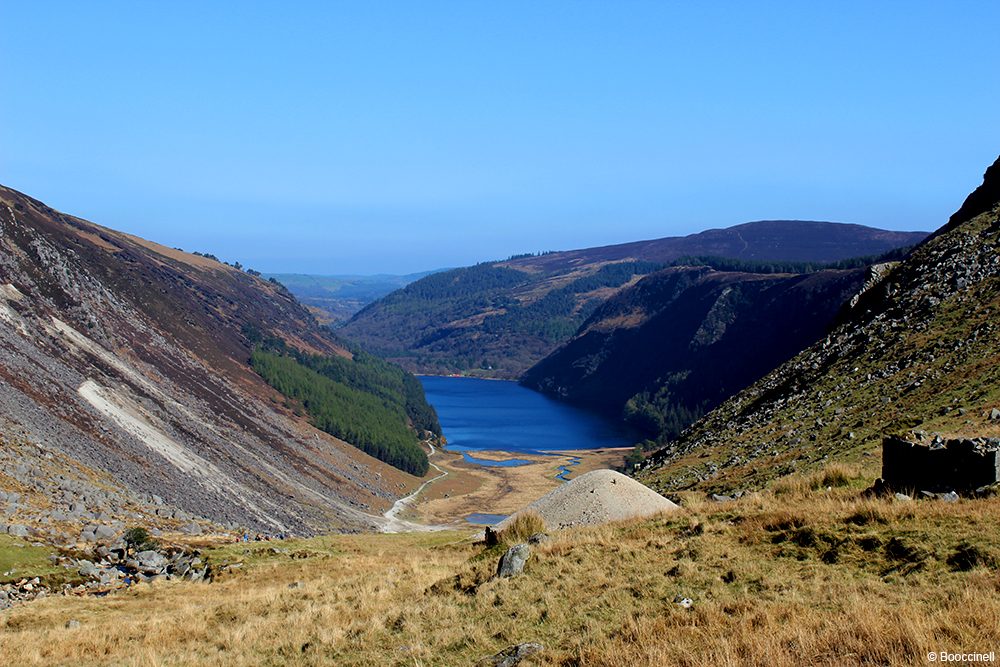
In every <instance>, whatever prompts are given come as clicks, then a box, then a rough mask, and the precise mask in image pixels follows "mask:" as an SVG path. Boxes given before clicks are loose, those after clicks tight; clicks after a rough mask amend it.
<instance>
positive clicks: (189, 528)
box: [180, 521, 201, 535]
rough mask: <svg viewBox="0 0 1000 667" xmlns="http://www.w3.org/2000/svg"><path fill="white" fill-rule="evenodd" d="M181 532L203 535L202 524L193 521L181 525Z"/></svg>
mask: <svg viewBox="0 0 1000 667" xmlns="http://www.w3.org/2000/svg"><path fill="white" fill-rule="evenodd" d="M180 532H182V533H183V534H185V535H201V526H199V525H198V524H196V523H195V522H193V521H192V522H191V523H186V524H184V525H183V526H181V527H180Z"/></svg>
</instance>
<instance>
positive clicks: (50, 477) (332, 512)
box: [0, 187, 436, 539]
mask: <svg viewBox="0 0 1000 667" xmlns="http://www.w3.org/2000/svg"><path fill="white" fill-rule="evenodd" d="M252 356H253V362H254V365H253V366H251V357H252ZM255 369H256V371H255ZM262 375H265V376H266V377H267V382H265V380H264V378H262ZM268 383H270V384H271V385H273V386H274V387H277V388H278V389H280V390H281V392H279V391H278V390H276V389H274V388H272V386H269V384H268ZM435 422H436V419H435V418H434V417H433V411H431V410H430V409H429V408H428V407H427V405H426V402H425V401H424V400H423V393H422V391H421V390H420V385H419V382H417V381H416V379H415V378H413V377H412V376H408V375H406V374H405V373H403V372H402V371H401V370H400V369H398V368H393V367H391V366H389V365H388V364H385V363H384V362H381V361H380V360H376V359H373V358H371V357H370V356H369V355H365V354H363V353H361V352H359V351H357V350H353V349H352V350H348V349H347V348H345V347H343V346H342V345H341V344H339V343H338V342H336V341H335V340H334V338H333V336H332V335H331V333H330V332H329V330H328V329H326V328H324V327H321V326H319V325H318V324H317V323H316V321H315V319H314V318H313V316H312V315H311V314H310V313H309V312H308V311H307V310H306V309H305V308H304V307H303V306H302V305H301V304H300V303H298V302H297V301H296V300H295V298H294V297H293V296H292V295H291V294H290V293H289V292H288V291H287V290H285V288H284V287H282V286H281V285H280V284H277V283H274V282H269V281H267V280H264V279H262V278H260V277H257V276H255V275H251V274H249V273H245V272H243V271H240V270H238V269H237V268H235V267H232V266H228V265H225V264H222V263H220V262H218V261H217V260H215V259H213V258H211V257H206V256H203V255H194V254H188V253H185V252H182V251H179V250H175V249H171V248H167V247H164V246H161V245H158V244H156V243H153V242H150V241H146V240H144V239H141V238H137V237H135V236H131V235H129V234H124V233H121V232H116V231H113V230H110V229H107V228H104V227H101V226H98V225H96V224H93V223H91V222H88V221H85V220H81V219H79V218H75V217H73V216H69V215H65V214H63V213H60V212H58V211H55V210H53V209H51V208H49V207H48V206H46V205H45V204H43V203H41V202H39V201H37V200H35V199H32V198H30V197H28V196H26V195H23V194H21V193H19V192H16V191H14V190H10V189H8V188H3V187H0V454H3V455H5V456H6V455H8V454H10V452H14V451H16V452H18V453H17V454H16V455H15V454H10V455H11V456H13V457H14V459H15V460H16V461H17V465H16V466H15V467H12V468H11V469H9V470H0V487H3V488H5V489H9V488H14V489H17V490H19V491H23V490H30V492H31V493H33V494H46V495H47V496H48V497H49V498H50V500H49V501H47V502H50V503H56V500H53V499H55V498H59V497H62V496H65V495H66V493H67V491H66V489H69V488H71V487H69V486H67V485H68V484H70V483H72V484H73V486H72V489H74V494H75V495H74V496H73V498H75V499H78V500H79V501H80V502H79V503H77V509H76V510H73V511H74V512H75V513H76V517H77V518H79V517H80V516H81V515H80V514H79V507H80V506H83V504H84V501H86V503H87V504H88V505H89V507H90V508H91V509H89V510H88V512H90V514H88V515H87V516H91V514H92V515H93V516H95V517H96V516H98V515H100V514H101V512H108V513H111V515H110V517H105V518H104V519H102V520H111V519H115V520H119V521H126V520H129V518H128V517H129V516H131V515H130V514H128V513H129V512H134V511H137V510H136V509H135V508H145V510H143V511H149V512H153V511H155V512H156V515H157V516H168V517H172V516H180V514H179V513H180V512H182V511H183V512H184V513H186V514H187V515H188V516H198V517H205V518H208V519H212V520H214V521H216V522H219V523H224V524H226V523H228V524H231V525H233V526H247V527H250V528H252V529H256V530H264V531H267V532H272V533H276V532H284V531H294V532H298V533H308V532H313V531H319V530H323V531H328V530H331V529H338V528H341V529H352V530H354V529H359V528H372V527H375V526H377V525H379V523H378V520H379V519H380V518H381V517H379V515H380V514H381V512H382V510H383V509H384V507H385V506H386V505H388V504H390V503H391V501H392V500H393V499H395V498H396V497H398V495H400V493H401V490H402V489H404V488H406V487H407V486H410V485H412V484H413V483H414V482H415V479H414V478H413V477H412V476H410V475H406V474H404V473H403V472H400V470H397V469H396V468H394V467H391V466H390V465H387V464H386V463H384V462H383V461H382V460H378V458H375V457H376V456H378V457H380V458H382V459H384V460H385V461H389V462H392V463H393V464H394V465H396V466H397V467H399V468H404V469H414V470H418V471H419V470H420V469H421V468H422V469H426V465H427V463H426V456H425V455H424V453H423V451H422V450H421V449H420V448H419V446H418V434H417V433H416V431H415V430H414V429H413V428H411V425H413V426H417V425H419V426H420V428H426V429H431V430H433V429H434V427H435ZM314 425H315V426H317V427H318V428H317V427H314ZM330 434H334V435H340V436H341V437H340V438H337V437H333V436H332V435H330ZM18 443H20V444H18ZM353 445H357V446H358V447H364V449H365V451H369V452H372V453H373V454H374V455H375V456H369V455H368V454H365V453H364V452H362V451H361V450H360V449H358V448H357V447H355V446H353ZM12 448H16V449H12ZM400 452H402V454H400ZM8 473H9V475H10V477H9V478H8V476H7V475H8ZM11 484H12V485H13V487H10V486H9V485H11ZM81 485H82V486H81ZM112 487H113V488H116V489H118V490H119V491H120V492H121V493H126V494H132V495H131V500H130V501H129V503H123V502H116V503H113V504H106V505H105V508H104V509H94V508H96V507H99V506H98V499H100V498H104V497H106V496H107V493H108V492H107V489H109V488H112ZM71 500H72V499H71ZM70 504H71V503H70V502H69V501H67V506H66V507H62V506H61V505H60V504H58V503H56V504H52V505H50V507H51V510H46V511H55V512H61V513H66V512H69V511H70V509H69V506H70ZM130 508H132V509H130ZM167 508H174V509H169V510H168V509H167ZM165 512H169V513H165ZM56 516H57V515H56V514H52V515H45V516H41V515H39V516H37V517H34V518H35V519H37V521H38V525H40V526H44V525H48V524H51V522H52V521H53V520H57V519H53V517H56ZM52 529H53V530H56V529H57V526H56V525H55V524H53V525H52ZM73 537H74V536H68V538H67V537H59V538H53V539H71V538H73Z"/></svg>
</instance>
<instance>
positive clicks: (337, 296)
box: [265, 271, 436, 324]
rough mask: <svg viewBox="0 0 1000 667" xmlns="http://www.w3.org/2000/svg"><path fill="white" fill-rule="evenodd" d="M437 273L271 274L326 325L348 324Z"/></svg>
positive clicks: (268, 276)
mask: <svg viewBox="0 0 1000 667" xmlns="http://www.w3.org/2000/svg"><path fill="white" fill-rule="evenodd" d="M432 273H436V271H423V272H421V273H409V274H406V275H393V274H377V275H370V276H356V275H343V276H318V275H311V274H306V273H269V274H266V275H265V277H266V278H273V279H275V280H277V281H278V282H280V283H281V284H282V285H284V286H285V287H287V288H288V291H290V292H291V293H292V294H294V295H295V297H296V298H297V299H298V300H299V301H301V302H302V303H304V304H305V305H306V306H308V307H309V309H310V310H312V312H313V314H314V315H315V316H316V318H317V319H318V320H319V321H320V322H322V323H323V324H338V323H341V322H346V321H347V320H348V319H350V318H351V316H352V315H354V314H355V313H356V312H358V311H359V310H361V309H362V308H364V307H365V306H367V305H368V304H369V303H371V302H372V301H375V300H376V299H380V298H381V297H383V296H385V295H386V294H389V293H390V292H392V291H394V290H397V289H399V288H401V287H405V286H407V285H409V284H410V283H412V282H413V281H415V280H420V279H421V278H423V277H424V276H429V275H431V274H432Z"/></svg>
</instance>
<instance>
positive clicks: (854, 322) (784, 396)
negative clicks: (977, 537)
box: [639, 163, 1000, 490]
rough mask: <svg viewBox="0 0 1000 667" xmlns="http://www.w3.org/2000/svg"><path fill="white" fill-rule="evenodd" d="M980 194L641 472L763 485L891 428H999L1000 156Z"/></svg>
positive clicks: (848, 455)
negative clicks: (810, 339) (821, 329)
mask: <svg viewBox="0 0 1000 667" xmlns="http://www.w3.org/2000/svg"><path fill="white" fill-rule="evenodd" d="M977 193H978V194H977ZM973 195H974V196H970V198H968V199H967V200H966V203H964V204H963V206H962V207H961V208H960V209H959V210H958V211H957V212H956V214H955V215H953V216H952V217H951V218H950V219H949V221H948V223H946V224H945V225H944V226H943V227H942V228H941V229H940V230H939V231H938V232H936V233H934V234H933V235H932V236H931V237H929V238H928V239H927V240H926V241H925V242H924V243H922V244H921V245H919V246H918V247H917V248H915V249H914V250H913V252H912V253H911V255H910V256H909V257H907V258H906V259H905V260H904V261H902V262H900V263H899V264H898V265H896V266H895V267H894V268H892V270H891V271H888V272H886V273H885V274H884V275H883V277H882V279H881V280H879V281H877V282H876V283H875V284H873V285H872V286H871V287H870V288H869V289H868V290H867V291H865V292H864V294H862V295H861V296H860V297H859V298H858V299H857V300H856V301H855V302H854V303H853V304H851V305H850V307H849V308H848V309H847V310H846V311H845V312H844V314H843V316H842V317H841V319H840V320H839V322H838V324H837V326H836V327H835V328H834V329H833V330H832V331H831V332H830V333H829V334H828V335H827V336H825V337H824V338H822V339H821V340H820V341H818V342H817V343H815V344H814V345H812V346H810V347H809V348H807V349H806V350H804V351H803V352H801V353H800V354H798V355H796V356H795V357H794V358H792V359H791V360H789V361H788V362H786V363H785V364H783V365H781V366H780V367H778V368H777V369H775V370H774V371H772V372H771V373H769V374H767V375H766V376H765V377H763V378H762V379H761V380H760V381H758V382H756V383H755V384H753V385H752V386H750V387H748V388H747V389H746V390H744V391H743V392H741V393H739V394H737V395H736V396H734V397H732V398H730V399H729V400H727V401H726V402H725V403H723V404H722V405H721V406H720V407H719V408H717V409H716V410H715V411H713V412H712V413H710V414H709V415H707V416H706V417H705V418H703V419H702V420H700V421H698V422H697V423H695V424H694V425H693V426H692V427H691V428H690V429H688V430H687V431H685V432H684V433H683V434H681V435H680V437H678V438H676V439H674V440H672V441H670V442H668V443H667V444H666V446H665V447H664V448H662V449H661V450H659V451H658V452H657V453H656V454H654V455H653V456H652V457H651V458H650V459H649V460H648V461H647V462H646V463H644V464H643V465H642V467H643V469H642V471H641V472H640V473H639V478H640V479H641V480H643V481H645V482H646V483H649V484H653V485H655V486H657V487H658V488H660V489H662V490H667V489H681V488H700V489H707V490H729V489H733V488H737V487H746V486H749V487H759V486H762V485H765V484H767V483H768V482H769V481H770V480H772V479H773V478H775V477H778V476H781V475H786V474H789V473H790V472H792V471H795V470H811V469H815V468H817V467H819V466H822V465H824V464H826V463H827V462H828V461H831V460H841V461H848V462H850V461H853V460H860V459H863V458H864V457H877V456H878V455H879V447H880V445H881V440H882V438H883V437H884V436H886V435H907V436H908V437H911V438H914V439H917V440H921V439H924V438H927V437H929V436H930V434H932V433H937V434H943V435H956V436H961V437H997V436H1000V422H998V421H997V420H995V419H991V417H992V415H994V414H995V413H994V412H993V411H994V410H996V409H997V408H1000V390H998V389H997V387H998V386H1000V326H998V325H997V324H996V312H997V311H998V309H1000V169H998V168H997V163H994V165H993V166H992V167H990V168H989V169H987V171H986V173H985V175H984V181H983V185H981V186H980V187H979V188H977V189H976V190H975V191H974V193H973ZM970 200H971V201H972V202H973V204H972V205H971V206H970V205H969V201H970ZM966 216H971V217H966ZM963 218H964V219H963Z"/></svg>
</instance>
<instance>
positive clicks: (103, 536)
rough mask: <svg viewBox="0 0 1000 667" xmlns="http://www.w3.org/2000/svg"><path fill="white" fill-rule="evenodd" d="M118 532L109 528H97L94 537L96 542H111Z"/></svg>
mask: <svg viewBox="0 0 1000 667" xmlns="http://www.w3.org/2000/svg"><path fill="white" fill-rule="evenodd" d="M117 535H118V531H117V530H115V529H114V528H112V527H111V526H97V529H96V530H95V531H94V537H96V538H97V539H98V540H112V539H114V538H115V537H117Z"/></svg>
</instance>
